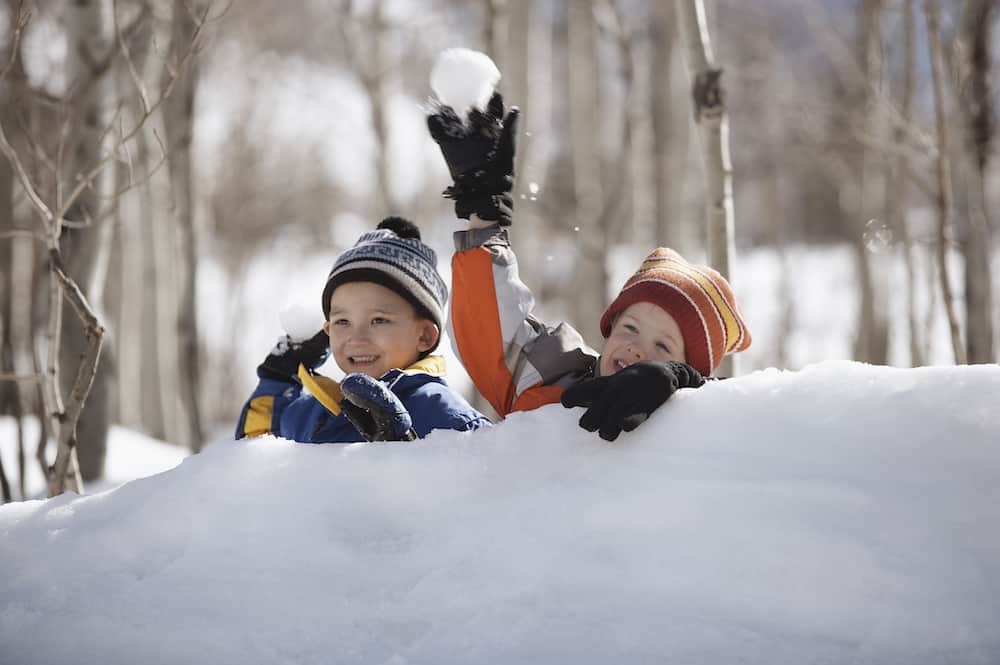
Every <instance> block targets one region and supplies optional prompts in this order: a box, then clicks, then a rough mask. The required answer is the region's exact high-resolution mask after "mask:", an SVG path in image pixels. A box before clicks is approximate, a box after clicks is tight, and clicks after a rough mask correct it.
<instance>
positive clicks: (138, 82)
mask: <svg viewBox="0 0 1000 665" xmlns="http://www.w3.org/2000/svg"><path fill="white" fill-rule="evenodd" d="M148 11H149V6H148V5H143V6H142V9H141V10H140V15H139V16H140V18H143V17H144V16H145V15H146V14H147V13H148ZM111 17H112V19H111V20H112V22H113V23H114V25H115V34H116V35H117V37H118V49H119V50H120V51H121V54H122V57H123V58H124V59H125V64H126V65H128V73H129V77H130V78H131V79H132V82H133V83H134V84H135V89H136V90H137V91H138V92H139V99H140V100H141V101H142V110H143V112H147V113H148V112H149V93H147V92H146V84H145V82H144V81H143V80H142V78H141V77H140V76H139V72H138V71H137V70H136V68H135V61H133V60H132V52H131V51H130V50H129V48H128V44H126V43H125V35H124V34H123V33H122V28H121V23H119V22H118V0H112V3H111ZM137 20H138V19H137Z"/></svg>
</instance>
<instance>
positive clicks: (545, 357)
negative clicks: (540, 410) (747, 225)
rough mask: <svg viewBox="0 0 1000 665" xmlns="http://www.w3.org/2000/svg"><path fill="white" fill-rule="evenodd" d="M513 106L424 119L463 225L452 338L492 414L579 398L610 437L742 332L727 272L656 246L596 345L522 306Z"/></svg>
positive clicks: (741, 343) (734, 346) (529, 302)
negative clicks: (514, 245)
mask: <svg viewBox="0 0 1000 665" xmlns="http://www.w3.org/2000/svg"><path fill="white" fill-rule="evenodd" d="M517 119H518V110H517V109H516V108H514V109H511V110H510V112H509V113H507V114H506V115H504V108H503V100H502V98H501V97H500V95H499V94H494V95H493V98H492V99H491V100H490V102H489V104H488V106H487V108H486V110H485V111H479V110H478V109H473V110H471V111H469V113H468V115H467V118H465V119H464V120H463V119H461V118H459V117H458V116H457V115H456V114H455V112H454V110H453V109H451V108H450V107H448V106H441V107H439V108H438V109H437V111H436V112H435V113H434V114H432V115H430V116H429V117H428V119H427V122H428V128H429V130H430V133H431V137H432V138H433V139H434V140H435V142H437V144H438V146H439V147H440V148H441V153H442V155H443V156H444V158H445V162H446V163H447V165H448V169H449V171H450V173H451V176H452V180H453V183H452V185H451V186H450V187H448V188H447V189H446V190H445V192H444V195H445V196H446V197H448V198H451V199H454V201H455V212H456V215H457V216H458V217H459V218H462V219H467V220H469V226H468V230H464V231H457V232H456V233H455V255H454V257H453V258H452V311H451V325H452V328H453V329H454V334H453V335H452V339H453V341H454V344H455V348H456V351H457V352H458V355H459V357H460V358H461V359H462V363H463V364H464V365H465V367H466V370H467V371H468V373H469V376H470V377H472V380H473V382H474V383H475V384H476V387H477V388H478V389H479V391H480V392H481V393H483V396H484V397H486V399H487V400H489V402H490V403H491V404H492V405H493V407H494V408H495V409H496V411H497V413H499V414H500V415H501V416H506V415H507V414H509V413H511V412H514V411H524V410H530V409H534V408H537V407H539V406H542V405H545V404H551V403H554V402H562V404H563V405H564V406H567V407H572V406H585V407H587V411H586V412H585V413H584V414H583V416H582V417H581V418H580V426H581V427H583V428H585V429H587V430H589V431H597V432H598V433H599V434H600V436H601V437H602V438H604V439H608V440H614V439H615V438H616V437H617V436H618V435H619V434H620V433H621V432H622V431H630V430H632V429H634V428H635V427H637V426H638V425H639V424H640V423H641V422H643V421H644V420H645V419H646V418H648V417H649V415H650V414H651V413H652V412H653V411H654V410H655V409H657V408H658V407H659V406H660V405H661V404H663V402H665V401H666V400H667V399H668V398H669V397H670V396H671V395H672V394H673V393H674V392H675V391H676V390H677V389H678V388H697V387H700V386H701V385H702V384H703V383H704V377H708V376H711V375H712V374H713V373H714V372H715V370H716V369H717V368H718V367H719V365H720V363H721V362H722V358H723V356H724V355H726V354H727V353H734V352H737V351H742V350H744V349H746V348H747V347H748V346H750V332H749V330H748V329H747V326H746V323H745V322H744V320H743V316H742V314H741V313H740V310H739V308H738V307H737V305H736V299H735V297H734V296H733V292H732V289H731V288H730V286H729V283H728V282H727V281H726V279H725V278H724V277H723V276H722V275H721V274H719V273H718V272H716V271H715V270H713V269H712V268H710V267H708V266H701V265H695V264H692V263H689V262H688V261H686V260H685V259H684V258H683V257H682V256H681V255H680V254H678V253H677V252H675V251H674V250H672V249H668V248H665V247H660V248H657V249H655V250H653V252H652V253H651V254H650V255H649V256H648V257H646V260H645V261H644V262H643V263H642V265H641V266H640V268H639V270H638V271H637V272H636V273H635V274H634V275H633V276H632V277H631V278H629V280H628V281H627V282H626V283H625V286H624V287H623V288H622V290H621V292H620V293H619V294H618V296H617V297H616V298H615V299H614V301H613V302H612V303H611V304H610V305H609V306H608V308H607V310H606V311H605V312H604V314H603V316H602V317H601V322H600V326H601V333H602V335H603V336H604V338H605V342H604V349H603V352H602V353H600V354H598V353H597V352H596V351H594V350H593V349H591V348H590V347H589V346H588V345H587V344H586V342H584V340H583V338H582V337H581V336H580V334H579V333H578V332H577V331H576V330H574V329H573V328H572V327H571V326H569V325H568V324H566V323H560V324H558V325H556V326H550V325H547V324H545V323H544V322H542V321H540V320H539V319H538V318H536V317H535V315H534V314H533V309H534V298H533V297H532V295H531V291H530V290H529V289H528V287H527V286H525V285H524V283H523V282H521V280H520V278H519V276H518V270H517V259H516V257H515V256H514V252H513V250H512V249H511V245H510V239H509V236H508V231H507V229H505V228H502V227H506V226H509V225H510V224H511V221H512V217H513V210H512V208H513V198H512V196H511V194H510V192H511V189H512V187H513V166H514V142H515V141H514V137H515V136H516V128H517Z"/></svg>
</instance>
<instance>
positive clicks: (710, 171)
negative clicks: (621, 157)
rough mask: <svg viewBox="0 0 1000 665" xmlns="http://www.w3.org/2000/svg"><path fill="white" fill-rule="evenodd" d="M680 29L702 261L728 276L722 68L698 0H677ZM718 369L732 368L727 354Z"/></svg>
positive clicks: (728, 177) (730, 218)
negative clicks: (693, 134) (704, 244)
mask: <svg viewBox="0 0 1000 665" xmlns="http://www.w3.org/2000/svg"><path fill="white" fill-rule="evenodd" d="M676 7H677V17H678V25H679V26H680V34H681V37H682V39H683V41H684V47H685V52H686V54H687V58H686V60H687V68H688V74H689V76H690V80H691V87H692V95H693V100H694V117H695V120H696V121H697V123H698V128H699V137H700V139H701V149H702V157H703V166H704V171H705V212H706V217H705V222H706V231H707V240H708V261H709V263H710V264H711V265H712V267H713V268H715V269H716V270H718V271H719V272H720V273H722V275H724V276H725V277H726V278H729V279H731V278H732V266H731V257H732V255H733V229H734V226H735V221H734V217H735V212H734V210H733V165H732V160H731V159H730V156H729V119H728V117H727V113H726V105H725V91H724V89H723V87H722V69H720V68H719V67H717V66H716V63H715V56H714V55H713V53H712V41H711V37H710V35H709V32H708V21H707V20H706V18H705V6H704V4H703V3H702V0H677V4H676ZM720 371H721V372H722V373H723V374H726V375H732V374H734V373H735V371H736V367H735V363H734V360H733V357H732V356H728V357H727V358H726V359H725V360H723V362H722V365H721V366H720Z"/></svg>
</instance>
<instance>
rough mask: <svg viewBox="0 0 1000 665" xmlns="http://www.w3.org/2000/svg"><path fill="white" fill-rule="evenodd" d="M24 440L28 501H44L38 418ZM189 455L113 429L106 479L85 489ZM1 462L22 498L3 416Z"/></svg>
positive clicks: (11, 435)
mask: <svg viewBox="0 0 1000 665" xmlns="http://www.w3.org/2000/svg"><path fill="white" fill-rule="evenodd" d="M23 436H24V443H25V451H24V453H25V478H24V485H25V492H26V494H27V495H28V496H29V497H43V496H45V494H46V491H47V490H46V485H45V477H44V475H43V474H42V468H41V465H40V464H39V463H38V461H37V459H36V457H35V455H36V451H37V445H38V421H37V420H36V419H35V418H26V419H25V421H24V434H23ZM188 453H189V451H188V450H187V449H186V448H181V447H180V446H174V445H171V444H169V443H164V442H163V441H159V440H157V439H154V438H151V437H148V436H146V435H144V434H140V433H138V432H133V431H132V430H129V429H126V428H124V427H120V426H117V425H113V426H112V427H111V430H110V432H108V451H107V461H106V462H105V464H104V477H103V478H102V479H101V480H100V481H99V482H96V483H87V484H86V486H85V488H84V489H85V490H86V492H87V493H90V494H93V493H95V492H101V491H104V490H107V489H111V488H114V487H118V486H119V485H121V484H123V483H126V482H128V481H130V480H135V479H136V478H141V477H144V476H151V475H153V474H154V473H161V472H163V471H168V470H170V469H172V468H174V467H175V466H177V465H178V464H180V463H181V461H182V460H183V459H184V458H185V457H187V455H188ZM54 458H55V444H53V443H50V444H49V448H48V454H47V455H46V459H47V460H48V462H49V463H50V464H51V463H52V461H53V460H54ZM0 460H3V465H4V471H6V473H7V479H8V480H9V481H10V483H11V486H12V490H13V493H14V497H15V498H21V496H20V494H19V493H18V478H19V474H18V469H17V427H16V425H15V423H14V419H13V418H11V417H6V416H0ZM0 652H2V649H0ZM0 664H3V665H6V663H5V662H4V660H3V659H0Z"/></svg>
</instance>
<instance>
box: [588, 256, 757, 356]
mask: <svg viewBox="0 0 1000 665" xmlns="http://www.w3.org/2000/svg"><path fill="white" fill-rule="evenodd" d="M637 302H649V303H653V304H654V305H657V306H659V307H660V308H662V309H663V310H664V311H665V312H666V313H667V314H669V315H670V316H672V317H674V320H675V321H677V325H678V327H679V328H680V329H681V335H682V336H683V337H684V353H685V356H686V360H687V364H689V365H691V366H692V367H694V368H695V369H696V370H698V371H699V372H701V373H702V374H704V375H705V376H709V375H710V374H712V373H713V372H715V370H716V369H718V367H719V365H720V364H721V363H722V358H723V356H725V355H726V354H727V353H735V352H737V351H743V350H744V349H746V348H747V347H748V346H750V331H749V329H748V328H747V324H746V322H745V321H744V320H743V314H741V313H740V308H739V307H738V306H737V305H736V298H735V297H734V296H733V291H732V288H730V286H729V282H727V281H726V278H725V277H723V276H722V275H720V274H719V273H718V272H716V271H715V270H713V269H712V268H709V267H708V266H701V265H696V264H693V263H688V261H687V260H685V259H684V257H683V256H681V255H680V254H678V253H677V252H675V251H674V250H672V249H669V248H667V247H658V248H656V249H655V250H653V252H652V253H651V254H650V255H649V256H647V257H646V260H645V261H643V263H642V265H641V266H640V267H639V270H637V271H636V273H635V274H634V275H632V276H631V277H629V279H628V281H627V282H625V286H624V287H622V290H621V292H620V293H619V294H618V297H617V298H615V299H614V302H612V303H611V304H610V305H608V309H607V310H606V311H605V312H604V316H602V317H601V334H602V335H604V337H605V338H606V337H607V336H608V335H610V334H611V328H612V327H613V326H614V323H615V319H616V318H617V317H618V315H619V314H621V313H622V312H623V311H625V309H626V308H628V306H629V305H632V304H634V303H637Z"/></svg>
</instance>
